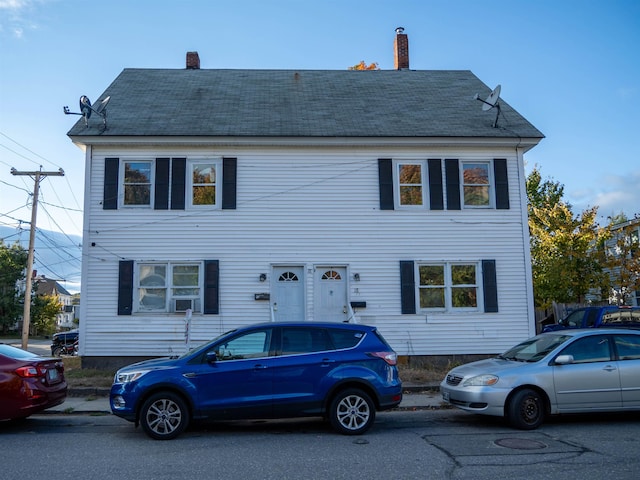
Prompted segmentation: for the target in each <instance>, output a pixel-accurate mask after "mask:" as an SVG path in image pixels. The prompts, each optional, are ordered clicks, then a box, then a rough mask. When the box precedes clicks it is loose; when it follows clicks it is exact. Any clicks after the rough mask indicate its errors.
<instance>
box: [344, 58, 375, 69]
mask: <svg viewBox="0 0 640 480" xmlns="http://www.w3.org/2000/svg"><path fill="white" fill-rule="evenodd" d="M349 70H380V67H379V66H378V64H377V63H375V62H373V63H370V64H369V65H367V64H366V63H365V62H364V60H360V63H358V64H357V65H354V66H353V67H349Z"/></svg>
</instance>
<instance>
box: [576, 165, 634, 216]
mask: <svg viewBox="0 0 640 480" xmlns="http://www.w3.org/2000/svg"><path fill="white" fill-rule="evenodd" d="M639 186H640V170H637V171H632V172H628V173H626V174H616V175H611V174H609V175H606V176H601V177H600V181H599V183H598V184H596V185H587V186H584V187H583V188H579V189H576V190H572V191H571V192H565V193H567V194H568V196H569V198H568V200H569V202H570V203H571V204H572V205H573V206H574V213H579V212H581V211H583V210H584V209H586V208H588V207H593V206H597V207H598V218H599V219H600V223H606V219H607V217H609V216H612V215H618V214H619V213H621V212H622V213H624V214H625V215H626V216H627V217H629V218H633V217H634V215H636V214H640V188H639Z"/></svg>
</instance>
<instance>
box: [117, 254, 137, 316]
mask: <svg viewBox="0 0 640 480" xmlns="http://www.w3.org/2000/svg"><path fill="white" fill-rule="evenodd" d="M132 304H133V260H121V261H120V265H119V272H118V315H131V306H132Z"/></svg>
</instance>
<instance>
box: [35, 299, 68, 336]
mask: <svg viewBox="0 0 640 480" xmlns="http://www.w3.org/2000/svg"><path fill="white" fill-rule="evenodd" d="M61 308H62V303H60V300H58V297H57V296H55V295H38V296H34V297H33V300H32V303H31V328H32V332H33V334H34V335H50V334H52V333H53V332H55V329H56V316H57V315H58V314H59V313H60V309H61Z"/></svg>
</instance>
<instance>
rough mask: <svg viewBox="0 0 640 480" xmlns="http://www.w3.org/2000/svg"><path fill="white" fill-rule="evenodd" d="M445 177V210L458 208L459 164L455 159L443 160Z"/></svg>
mask: <svg viewBox="0 0 640 480" xmlns="http://www.w3.org/2000/svg"><path fill="white" fill-rule="evenodd" d="M444 167H445V176H446V177H447V210H460V165H459V163H458V160H457V159H451V158H448V159H446V160H445V161H444Z"/></svg>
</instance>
